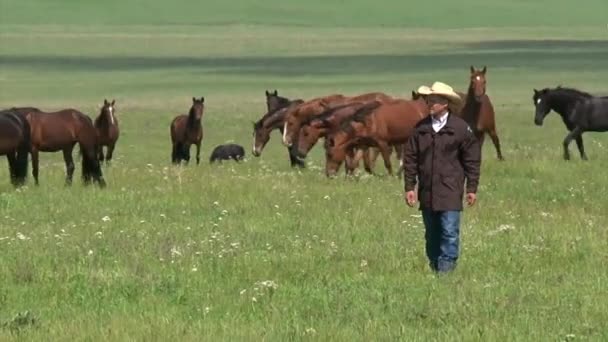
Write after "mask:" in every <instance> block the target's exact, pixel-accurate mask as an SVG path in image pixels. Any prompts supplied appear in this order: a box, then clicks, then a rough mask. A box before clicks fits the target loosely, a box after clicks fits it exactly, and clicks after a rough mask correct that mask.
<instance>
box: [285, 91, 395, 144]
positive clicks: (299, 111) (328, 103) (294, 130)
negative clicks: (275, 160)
mask: <svg viewBox="0 0 608 342" xmlns="http://www.w3.org/2000/svg"><path fill="white" fill-rule="evenodd" d="M374 100H380V101H390V100H392V98H391V97H390V96H388V95H386V94H384V93H367V94H362V95H358V96H353V97H347V96H344V95H341V94H333V95H329V96H324V97H318V98H315V99H312V100H310V101H307V102H304V103H302V104H301V105H299V106H297V107H295V108H293V109H291V110H289V111H288V113H287V114H286V115H285V127H284V128H283V144H284V145H285V146H291V145H292V144H293V143H294V141H295V138H296V137H297V135H298V132H299V130H300V126H301V124H302V122H304V121H305V120H307V119H308V118H311V117H314V116H317V115H321V113H323V112H324V111H326V110H327V109H329V108H331V107H334V106H339V105H343V104H346V103H349V102H369V101H374Z"/></svg>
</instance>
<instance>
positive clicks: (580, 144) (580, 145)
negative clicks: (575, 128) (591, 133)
mask: <svg viewBox="0 0 608 342" xmlns="http://www.w3.org/2000/svg"><path fill="white" fill-rule="evenodd" d="M575 140H576V146H577V147H578V151H579V152H580V154H581V159H582V160H587V154H586V153H585V146H584V145H583V134H582V133H581V134H580V135H578V136H577V137H576V138H575Z"/></svg>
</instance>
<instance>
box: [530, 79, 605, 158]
mask: <svg viewBox="0 0 608 342" xmlns="http://www.w3.org/2000/svg"><path fill="white" fill-rule="evenodd" d="M532 101H534V106H535V107H536V113H535V116H534V123H535V124H536V125H537V126H542V124H543V120H544V118H545V117H546V116H547V114H549V112H551V110H553V111H555V112H556V113H558V114H559V115H560V116H561V117H562V121H563V122H564V124H565V125H566V128H567V129H568V131H569V133H568V135H567V136H566V138H565V139H564V142H563V145H564V159H565V160H570V152H569V151H568V145H570V143H571V142H572V140H575V141H576V145H577V147H578V151H579V153H580V155H581V159H583V160H587V154H586V153H585V146H584V145H583V136H582V135H583V133H584V132H606V131H608V96H606V97H594V96H593V95H591V94H589V93H586V92H583V91H580V90H577V89H573V88H563V87H561V86H559V87H557V88H553V89H550V88H545V89H542V90H536V89H534V95H533V96H532Z"/></svg>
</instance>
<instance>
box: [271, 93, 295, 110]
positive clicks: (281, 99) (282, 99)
mask: <svg viewBox="0 0 608 342" xmlns="http://www.w3.org/2000/svg"><path fill="white" fill-rule="evenodd" d="M274 97H276V98H277V99H278V100H279V109H280V108H283V107H287V106H289V105H290V104H291V102H292V101H291V100H290V99H288V98H286V97H282V96H279V95H274Z"/></svg>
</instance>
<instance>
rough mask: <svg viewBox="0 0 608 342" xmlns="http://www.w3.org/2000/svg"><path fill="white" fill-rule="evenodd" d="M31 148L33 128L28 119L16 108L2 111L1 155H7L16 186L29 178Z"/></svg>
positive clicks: (0, 129) (0, 113) (0, 116)
mask: <svg viewBox="0 0 608 342" xmlns="http://www.w3.org/2000/svg"><path fill="white" fill-rule="evenodd" d="M30 148H31V129H30V124H29V122H28V121H27V119H26V118H25V117H24V116H23V115H22V114H21V113H19V112H17V111H15V110H14V109H9V110H2V111H0V155H6V159H7V160H8V166H9V171H10V176H11V183H12V184H13V185H14V186H15V187H17V186H20V185H23V184H24V183H25V180H26V179H27V165H28V161H29V159H28V157H29V153H30Z"/></svg>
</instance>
